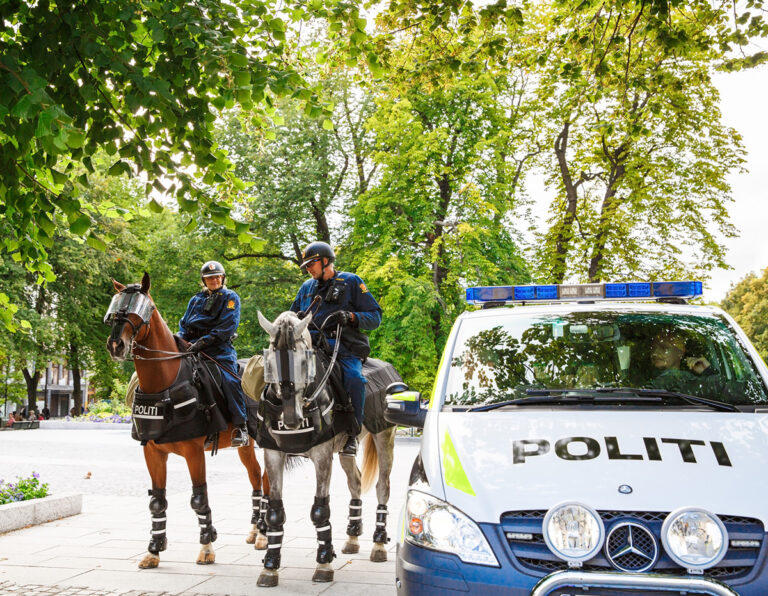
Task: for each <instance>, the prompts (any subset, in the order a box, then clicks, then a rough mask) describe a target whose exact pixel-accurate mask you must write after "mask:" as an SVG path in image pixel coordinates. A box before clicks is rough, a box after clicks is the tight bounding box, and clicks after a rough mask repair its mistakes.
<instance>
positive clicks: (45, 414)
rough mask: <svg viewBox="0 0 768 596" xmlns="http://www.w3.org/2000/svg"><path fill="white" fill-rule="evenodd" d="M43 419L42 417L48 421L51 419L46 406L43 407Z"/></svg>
mask: <svg viewBox="0 0 768 596" xmlns="http://www.w3.org/2000/svg"><path fill="white" fill-rule="evenodd" d="M43 417H44V418H45V419H46V420H50V419H51V411H50V410H49V409H48V406H45V407H44V408H43Z"/></svg>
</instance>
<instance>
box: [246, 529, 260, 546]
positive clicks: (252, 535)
mask: <svg viewBox="0 0 768 596" xmlns="http://www.w3.org/2000/svg"><path fill="white" fill-rule="evenodd" d="M257 533H258V532H251V533H250V534H248V537H247V538H246V539H245V543H246V544H254V543H255V542H256V534H257Z"/></svg>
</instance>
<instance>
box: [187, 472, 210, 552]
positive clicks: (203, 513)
mask: <svg viewBox="0 0 768 596" xmlns="http://www.w3.org/2000/svg"><path fill="white" fill-rule="evenodd" d="M189 504H190V506H191V507H192V509H193V511H194V512H195V513H197V523H198V524H199V525H200V544H210V543H211V542H215V541H216V538H217V534H216V528H214V527H213V522H212V521H211V508H210V507H209V506H208V485H207V484H201V485H200V486H193V487H192V498H191V499H190V501H189Z"/></svg>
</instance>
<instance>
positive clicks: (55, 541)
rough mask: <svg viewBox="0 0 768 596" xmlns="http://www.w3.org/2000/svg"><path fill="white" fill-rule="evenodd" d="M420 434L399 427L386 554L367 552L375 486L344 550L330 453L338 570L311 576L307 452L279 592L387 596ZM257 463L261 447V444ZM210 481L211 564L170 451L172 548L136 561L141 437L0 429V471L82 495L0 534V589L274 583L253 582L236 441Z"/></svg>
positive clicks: (182, 470) (142, 490) (253, 556)
mask: <svg viewBox="0 0 768 596" xmlns="http://www.w3.org/2000/svg"><path fill="white" fill-rule="evenodd" d="M417 453H418V442H417V441H416V440H414V439H411V438H408V437H402V438H398V440H397V442H396V446H395V469H394V471H393V473H392V478H391V481H392V497H391V499H390V502H389V510H390V518H389V523H388V528H387V529H388V530H389V534H390V536H391V537H392V542H391V543H390V557H389V561H387V562H385V563H371V562H370V561H369V560H368V554H369V552H370V549H371V546H372V542H371V535H372V533H373V529H374V522H375V510H376V497H375V491H374V490H373V489H372V490H371V491H370V492H369V493H367V494H366V495H364V496H363V515H364V518H363V519H364V535H363V536H362V537H361V552H360V554H358V555H343V554H341V546H342V544H343V542H344V538H345V532H344V529H345V528H346V524H347V521H346V515H347V503H348V501H349V493H348V492H347V490H346V477H345V476H344V473H343V471H342V470H341V466H339V465H338V463H336V464H335V466H334V473H333V481H332V484H331V508H332V516H331V521H332V524H333V532H334V546H335V547H336V551H337V555H338V558H337V559H335V561H334V568H335V569H336V574H335V581H334V582H332V583H328V584H313V583H312V581H311V578H312V572H313V570H314V567H315V549H316V539H315V532H314V527H313V526H312V522H311V521H310V519H309V509H310V507H311V504H312V497H313V495H314V484H315V475H314V467H313V466H312V464H311V462H307V464H306V465H304V466H302V467H301V468H300V469H298V470H295V471H293V472H291V473H290V474H289V475H288V477H287V481H286V489H285V498H284V502H285V509H286V515H287V518H288V521H287V522H286V525H285V542H284V547H283V558H282V563H283V567H282V568H281V572H280V586H279V587H278V588H276V589H272V590H271V592H272V593H276V594H278V593H279V594H323V595H343V594H359V593H365V595H366V596H375V595H379V594H382V595H384V594H386V595H392V594H394V593H395V588H394V578H395V575H394V569H395V565H394V552H395V538H396V531H397V528H396V526H397V517H398V514H399V512H400V508H401V507H402V504H403V501H404V498H405V490H406V487H407V481H408V475H409V473H410V469H411V465H412V463H413V460H414V458H415V457H416V455H417ZM257 456H258V457H259V460H260V462H263V458H262V457H261V454H260V453H257ZM207 463H208V488H209V498H210V504H211V509H212V510H213V521H214V525H215V526H216V529H217V530H218V540H217V541H216V542H215V545H214V546H215V550H216V563H215V564H214V565H196V564H195V559H196V557H197V553H198V551H199V544H198V526H197V520H196V517H195V514H194V512H193V511H192V509H191V508H190V506H189V499H190V496H191V488H190V481H189V475H188V473H187V469H186V464H185V462H184V460H183V459H181V458H179V457H175V456H171V458H169V472H168V512H167V513H168V550H166V551H165V552H163V553H161V563H160V567H159V568H158V569H152V570H140V569H138V567H137V564H138V562H139V560H141V558H142V557H143V556H144V554H145V552H146V546H147V543H148V540H149V530H150V516H149V511H148V503H149V498H148V497H147V488H148V487H149V484H150V483H149V475H148V474H147V471H146V468H145V466H144V459H143V455H142V451H141V447H140V446H139V444H138V443H137V442H135V441H133V440H132V439H131V438H130V434H129V432H128V429H127V428H121V429H115V430H98V431H96V430H46V429H39V430H28V431H9V432H3V433H0V477H1V478H3V479H5V480H15V478H16V476H28V475H29V474H30V473H31V472H32V471H35V472H38V473H39V474H40V477H41V480H42V481H44V482H48V483H49V484H50V487H51V492H52V493H56V494H61V493H69V492H79V493H82V494H83V511H82V513H81V514H80V515H76V516H73V517H70V518H66V519H62V520H59V521H55V522H50V523H47V524H43V525H40V526H35V527H30V528H25V529H22V530H17V531H14V532H9V533H7V534H3V535H0V594H2V595H11V594H13V595H26V594H46V595H53V594H56V595H57V596H97V595H99V596H101V595H124V596H129V595H130V596H139V595H148V596H149V595H152V596H158V595H161V594H162V595H172V594H174V595H175V594H184V595H193V594H211V595H213V594H216V595H218V594H229V595H233V596H235V595H246V594H248V595H253V594H256V593H270V590H269V589H260V588H257V587H256V579H257V577H258V575H259V572H260V570H261V566H262V565H261V559H262V557H263V554H262V552H260V551H256V550H254V549H253V547H252V546H251V545H248V544H246V543H245V536H246V534H247V531H248V529H249V528H250V516H251V510H250V507H251V503H250V495H251V486H250V484H249V483H248V479H247V475H246V473H245V469H244V468H243V467H242V465H241V464H240V461H239V459H238V457H237V453H236V451H235V450H233V449H226V450H223V451H221V452H219V454H218V455H216V456H215V457H214V458H210V457H208V459H207Z"/></svg>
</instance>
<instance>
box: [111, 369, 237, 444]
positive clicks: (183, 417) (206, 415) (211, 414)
mask: <svg viewBox="0 0 768 596" xmlns="http://www.w3.org/2000/svg"><path fill="white" fill-rule="evenodd" d="M199 366H200V365H199V364H197V367H199ZM195 368H196V366H195V364H193V363H192V362H191V359H187V358H185V359H183V360H182V361H181V366H180V367H179V373H178V375H177V377H176V380H175V381H174V382H173V384H172V385H171V386H170V387H169V388H168V389H166V390H165V391H162V392H160V393H144V392H143V391H141V389H140V388H139V387H138V380H137V381H136V383H134V382H133V378H132V379H131V383H130V384H129V387H128V392H129V394H131V393H132V396H131V395H128V396H126V402H132V403H131V421H132V428H131V437H132V438H134V439H136V440H137V441H141V442H142V443H144V442H146V441H155V442H156V443H171V442H176V441H183V440H187V439H193V438H195V437H204V436H207V435H211V434H214V433H217V432H219V431H222V430H224V429H225V428H226V427H227V422H226V420H225V419H224V416H223V415H222V413H221V408H220V407H218V406H217V404H216V402H215V401H214V399H213V397H212V396H213V395H214V394H215V390H212V387H211V383H215V381H213V380H212V379H211V376H210V374H206V372H205V371H204V370H201V369H200V368H198V370H197V371H195ZM196 373H197V374H196ZM134 374H135V373H134ZM219 382H220V381H219Z"/></svg>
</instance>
